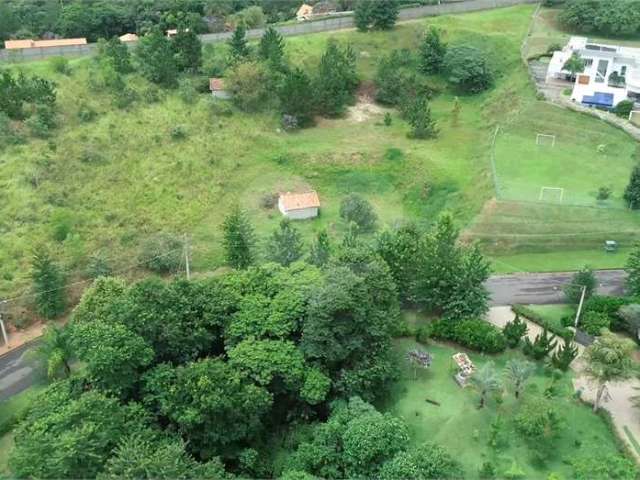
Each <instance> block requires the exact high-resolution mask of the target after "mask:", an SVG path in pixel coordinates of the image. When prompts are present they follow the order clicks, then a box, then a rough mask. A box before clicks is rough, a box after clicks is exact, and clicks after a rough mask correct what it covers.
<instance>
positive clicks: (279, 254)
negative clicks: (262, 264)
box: [267, 218, 304, 267]
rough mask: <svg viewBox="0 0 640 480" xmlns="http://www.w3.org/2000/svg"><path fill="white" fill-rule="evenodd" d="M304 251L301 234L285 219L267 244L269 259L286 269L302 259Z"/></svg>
mask: <svg viewBox="0 0 640 480" xmlns="http://www.w3.org/2000/svg"><path fill="white" fill-rule="evenodd" d="M303 250H304V244H303V242H302V237H301V236H300V232H299V231H298V229H297V228H296V227H294V226H293V224H292V223H291V220H289V219H288V218H283V219H282V220H281V221H280V225H279V226H278V228H277V229H276V230H275V231H274V232H273V233H272V234H271V238H270V239H269V242H268V243H267V259H268V260H269V261H271V262H276V263H279V264H280V265H283V266H285V267H286V266H288V265H290V264H292V263H293V262H295V261H296V260H299V259H300V258H302V255H303Z"/></svg>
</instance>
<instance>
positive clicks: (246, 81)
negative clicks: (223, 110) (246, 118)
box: [227, 62, 274, 112]
mask: <svg viewBox="0 0 640 480" xmlns="http://www.w3.org/2000/svg"><path fill="white" fill-rule="evenodd" d="M227 88H228V89H229V90H230V91H231V93H232V94H233V102H234V103H235V104H236V105H237V106H238V108H240V109H241V110H244V111H247V112H255V111H258V110H262V109H264V108H266V107H267V104H268V102H269V100H270V99H271V98H272V97H273V96H274V95H273V92H272V89H271V81H270V77H269V72H268V70H267V67H266V66H264V65H263V64H261V63H256V62H244V63H238V64H237V65H236V66H234V67H233V68H232V69H231V70H230V71H229V73H228V75H227Z"/></svg>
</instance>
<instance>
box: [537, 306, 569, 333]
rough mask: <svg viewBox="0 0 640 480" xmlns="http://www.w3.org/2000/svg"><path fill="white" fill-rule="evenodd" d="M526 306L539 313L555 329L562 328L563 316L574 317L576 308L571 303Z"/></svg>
mask: <svg viewBox="0 0 640 480" xmlns="http://www.w3.org/2000/svg"><path fill="white" fill-rule="evenodd" d="M527 308H529V309H530V310H533V311H534V312H536V313H537V314H538V315H540V316H541V317H542V318H543V319H544V320H545V321H546V322H547V323H548V324H549V325H552V326H554V327H555V328H557V329H562V328H564V325H562V318H563V317H571V318H573V317H575V316H576V309H575V307H574V306H573V305H527Z"/></svg>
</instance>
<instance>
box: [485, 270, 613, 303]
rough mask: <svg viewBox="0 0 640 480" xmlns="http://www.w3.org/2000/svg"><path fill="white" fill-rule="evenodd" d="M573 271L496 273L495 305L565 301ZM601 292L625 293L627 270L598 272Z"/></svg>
mask: <svg viewBox="0 0 640 480" xmlns="http://www.w3.org/2000/svg"><path fill="white" fill-rule="evenodd" d="M572 275H573V273H571V272H567V273H522V274H513V275H496V276H493V277H491V278H490V279H489V280H488V281H487V284H486V285H487V288H488V290H489V292H490V293H491V305H513V304H514V303H523V304H528V303H530V304H538V305H544V304H549V303H563V302H564V301H565V297H564V294H563V293H562V287H563V286H564V285H566V284H567V283H568V282H569V280H570V279H571V276H572ZM596 278H597V279H598V293H601V294H603V295H621V294H622V293H623V291H624V280H625V278H626V273H625V272H624V270H601V271H598V272H596Z"/></svg>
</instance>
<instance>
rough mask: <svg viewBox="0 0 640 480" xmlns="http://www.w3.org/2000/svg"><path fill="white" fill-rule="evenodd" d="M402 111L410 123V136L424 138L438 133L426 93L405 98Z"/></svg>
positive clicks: (432, 136)
mask: <svg viewBox="0 0 640 480" xmlns="http://www.w3.org/2000/svg"><path fill="white" fill-rule="evenodd" d="M402 113H403V115H404V117H405V118H406V119H407V122H409V125H411V132H410V133H409V137H410V138H417V139H421V140H424V139H427V138H434V137H436V136H437V135H438V127H437V125H436V121H435V120H434V118H433V116H432V114H431V107H430V106H429V98H428V97H427V95H425V94H419V95H417V96H415V97H413V98H407V99H406V100H405V101H404V102H403V106H402Z"/></svg>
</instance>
